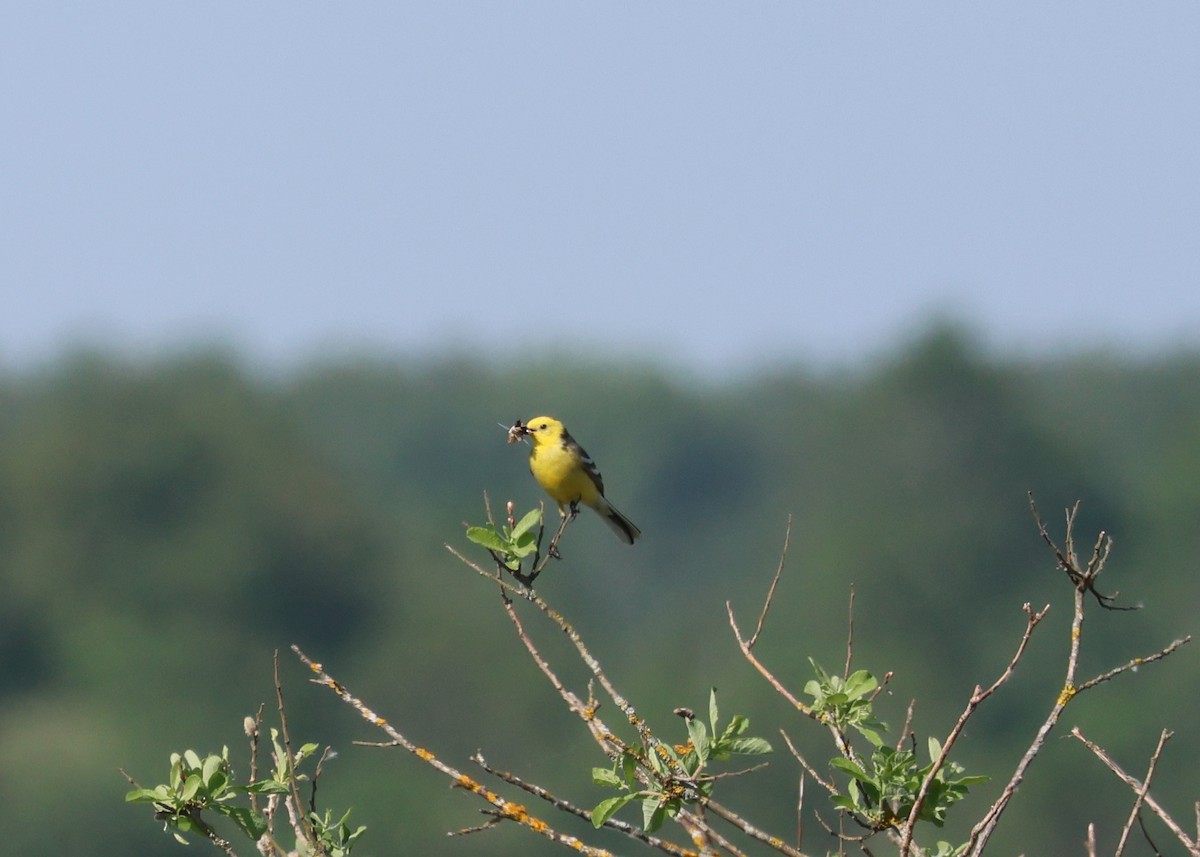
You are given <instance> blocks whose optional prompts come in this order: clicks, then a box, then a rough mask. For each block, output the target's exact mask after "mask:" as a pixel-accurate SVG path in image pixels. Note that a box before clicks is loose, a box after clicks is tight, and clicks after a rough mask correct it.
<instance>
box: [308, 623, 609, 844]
mask: <svg viewBox="0 0 1200 857" xmlns="http://www.w3.org/2000/svg"><path fill="white" fill-rule="evenodd" d="M292 651H293V652H294V653H295V655H296V657H298V658H299V659H300V661H301V662H302V663H303V664H304V665H305V666H307V667H308V668H309V669H310V670H312V671H313V673H315V674H316V676H317V677H316V678H315V679H312V682H313V683H314V684H317V685H321V686H323V687H328V688H329V689H330V690H332V691H333V692H334V693H335V694H336V695H337V696H338V698H340V699H341V700H342V701H343V702H345V703H346V704H347V705H350V706H351V707H353V708H354V709H355V710H356V711H358V713H359V714H360V715H361V716H362V718H363V719H364V720H366V721H367V722H368V723H370V724H371V725H372V726H375V727H376V728H377V729H380V730H382V731H383V732H384V734H386V735H387V736H388V737H389V738H391V739H392V741H393V742H394V744H395V746H398V747H402V748H403V749H405V750H407V751H408V752H409V753H411V754H413V755H414V756H416V757H417V758H418V759H420V760H421V761H423V762H425V763H426V764H427V765H429V766H430V767H432V768H433V769H434V770H436V771H438V772H440V773H441V774H443V775H445V776H447V777H449V778H450V780H451V781H452V782H453V783H454V785H455V786H457V787H458V788H461V789H463V790H464V791H467V792H470V793H471V794H473V795H475V796H477V797H479V798H480V799H482V800H484V801H486V802H487V803H489V804H491V806H493V807H494V808H495V809H496V811H497V815H498V816H500V817H502V818H504V819H507V820H509V821H515V822H517V823H518V824H520V825H521V826H522V827H525V828H526V829H528V830H531V831H533V832H534V833H537V834H539V835H540V836H543V837H545V838H546V839H549V840H550V841H552V842H556V843H558V844H560V845H565V846H567V847H569V848H572V849H574V850H575V851H577V852H579V853H580V854H584V855H587V857H612V855H611V853H610V852H608V851H606V850H605V849H603V848H597V847H595V846H591V845H588V844H587V843H585V842H583V841H582V840H580V839H577V838H576V837H574V836H571V835H569V834H565V833H559V832H558V831H556V830H554V829H553V828H552V827H550V825H548V824H547V823H546V822H544V821H542V820H541V819H539V818H536V817H534V816H532V815H530V814H529V812H528V810H526V808H525V807H524V806H522V805H521V804H519V803H513V802H512V801H509V800H505V799H504V798H502V797H500V796H499V795H497V794H496V793H495V792H492V791H491V790H489V789H487V788H485V787H484V786H483V785H481V784H480V783H479V782H477V781H476V780H474V779H472V778H471V777H469V776H467V775H466V774H464V773H462V772H461V771H459V770H458V769H456V768H454V767H452V766H450V765H448V764H446V763H445V762H443V761H442V760H441V759H439V758H437V757H436V756H435V755H434V754H433V753H431V752H430V751H429V750H426V749H425V748H424V747H421V746H419V745H417V744H415V743H414V742H412V741H410V740H409V739H408V738H406V737H405V736H404V735H403V734H401V733H400V731H399V730H398V729H396V728H395V727H394V726H392V725H391V724H390V723H388V722H387V721H386V720H384V719H383V718H382V717H380V716H379V715H378V714H376V713H375V712H374V711H372V710H371V709H370V708H368V707H367V706H366V704H365V703H363V701H362V700H360V699H359V698H358V697H356V696H354V695H353V694H351V693H350V691H348V690H347V689H346V688H345V686H343V685H342V684H341V683H339V682H338V681H337V680H336V679H334V678H333V676H331V675H329V674H328V673H327V672H325V669H324V667H322V666H321V664H319V663H316V662H315V661H313V660H312V659H310V658H309V657H308V656H307V655H306V654H304V652H302V651H301V650H300V647H299V646H295V645H293V646H292Z"/></svg>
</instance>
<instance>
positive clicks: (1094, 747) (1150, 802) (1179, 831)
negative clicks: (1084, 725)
mask: <svg viewBox="0 0 1200 857" xmlns="http://www.w3.org/2000/svg"><path fill="white" fill-rule="evenodd" d="M1071 735H1072V736H1073V737H1075V738H1078V739H1079V741H1080V742H1081V743H1082V744H1083V745H1084V746H1085V747H1087V748H1088V749H1089V750H1091V751H1092V753H1093V754H1094V755H1095V756H1096V758H1097V759H1099V760H1100V761H1101V762H1103V763H1104V764H1105V765H1107V766H1108V769H1109V770H1110V771H1112V772H1113V773H1114V774H1116V775H1117V776H1118V777H1119V778H1120V779H1121V781H1122V782H1124V783H1125V785H1127V786H1129V787H1130V788H1131V789H1133V790H1134V792H1135V793H1141V791H1142V787H1143V784H1142V783H1139V782H1138V781H1137V779H1136V778H1134V777H1131V776H1130V775H1129V774H1127V773H1125V771H1124V770H1122V769H1121V766H1120V765H1118V764H1117V763H1116V762H1114V761H1113V760H1112V758H1111V757H1110V756H1109V755H1108V753H1106V752H1105V751H1104V749H1103V748H1102V747H1100V745H1098V744H1094V743H1093V742H1091V741H1089V740H1088V739H1087V738H1085V737H1084V736H1083V733H1082V732H1080V731H1079V727H1078V726H1076V727H1074V728H1072V729H1071ZM1144 800H1145V803H1146V806H1148V807H1150V809H1151V810H1153V811H1154V814H1155V815H1157V816H1158V817H1159V818H1160V819H1162V822H1163V824H1165V825H1166V826H1167V827H1168V828H1170V830H1171V832H1172V833H1174V834H1175V837H1176V838H1177V839H1178V840H1179V841H1180V842H1181V843H1182V844H1183V846H1184V848H1186V849H1187V850H1188V853H1189V854H1192V855H1200V847H1198V846H1197V842H1196V840H1195V839H1190V838H1188V835H1187V834H1186V833H1184V831H1183V828H1182V827H1180V826H1179V825H1178V824H1176V823H1175V819H1173V818H1171V816H1170V815H1169V814H1168V813H1167V811H1166V810H1165V809H1163V808H1162V806H1160V805H1159V803H1158V801H1156V800H1155V799H1154V798H1153V797H1152V796H1151V795H1150V794H1149V792H1147V793H1146V794H1145V797H1144Z"/></svg>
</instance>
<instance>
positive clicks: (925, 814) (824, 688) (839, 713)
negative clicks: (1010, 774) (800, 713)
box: [804, 658, 988, 854]
mask: <svg viewBox="0 0 1200 857" xmlns="http://www.w3.org/2000/svg"><path fill="white" fill-rule="evenodd" d="M809 663H810V664H812V667H813V671H814V672H815V673H816V678H815V679H812V680H810V681H809V682H808V683H807V684H806V685H805V686H804V690H805V693H807V694H808V695H809V696H811V697H812V698H813V713H814V715H815V716H816V717H817V718H818V719H819V720H821V721H822V722H824V723H827V724H829V725H831V726H833V727H834V729H836V730H837V731H838V732H839V733H843V732H845V730H846V729H847V728H853V729H854V730H855V731H857V732H858V733H859V734H861V735H862V736H863V737H864V738H865V739H866V740H867V741H868V742H870V744H871V745H872V747H873V748H874V749H873V751H872V753H871V755H870V758H869V760H867V761H863V760H862V759H860V758H858V757H857V756H856V755H854V754H853V753H852V752H850V751H849V750H847V751H846V752H845V753H843V755H841V756H837V757H835V758H833V759H832V760H830V762H829V766H830V767H831V768H833V769H834V770H836V771H840V772H841V773H843V774H846V775H847V776H848V777H849V780H848V782H847V785H846V788H845V790H844V791H841V792H838V793H836V794H833V795H832V796H831V798H832V801H833V805H834V806H836V807H838V808H839V809H843V810H846V811H848V812H851V813H854V814H855V815H856V816H857V817H859V818H860V819H861V820H862V821H864V822H865V823H866V824H867V825H868V826H870V827H871V828H872V829H874V830H884V829H886V828H889V827H899V826H901V825H903V824H905V823H906V822H907V821H908V818H909V815H910V814H911V813H912V808H913V807H914V806H915V805H916V802H917V798H918V795H919V794H920V793H921V789H922V787H923V785H924V783H925V781H926V780H927V779H929V777H930V774H931V773H932V772H933V771H934V768H935V765H937V762H938V759H939V758H940V757H941V755H942V745H941V743H940V742H939V741H938V740H937V739H936V738H929V739H928V749H929V763H928V764H927V765H920V764H919V763H918V762H917V756H916V753H915V751H914V750H911V749H902V748H892V747H888V746H886V745H885V744H884V743H883V735H882V733H883V732H885V731H887V724H885V723H883V722H882V721H880V720H879V719H878V718H876V716H875V713H874V705H873V702H872V700H873V699H874V697H875V694H876V693H877V691H878V688H879V680H878V679H876V678H875V676H874V675H872V674H871V673H870V672H868V671H867V670H857V671H855V672H853V673H851V674H850V675H848V676H846V677H845V678H843V677H841V676H838V675H831V674H830V673H828V672H826V671H825V670H824V669H822V668H821V666H820V665H819V664H818V663H817V662H816V661H814V660H813V659H812V658H809ZM962 772H963V768H962V766H960V765H958V764H957V763H955V762H951V761H946V762H944V763H943V764H942V765H941V767H940V768H938V769H937V773H936V774H934V776H933V778H932V779H931V780H930V782H929V786H928V789H927V792H926V796H925V800H924V802H923V803H922V804H921V809H920V812H919V813H918V814H917V820H918V821H928V822H930V823H932V824H933V825H934V826H936V827H941V826H943V825H944V824H945V823H946V813H947V811H948V810H949V808H950V806H951V805H953V804H955V803H957V802H958V801H959V800H961V799H962V798H963V797H965V796H966V794H967V792H968V790H969V788H970V787H971V786H973V785H977V784H979V783H982V782H986V781H987V779H988V777H986V776H967V777H964V776H960V775H961V774H962ZM942 844H944V843H942ZM940 845H941V844H940ZM940 845H939V848H940ZM946 847H947V848H949V846H946ZM939 853H940V851H939ZM947 853H948V854H953V853H956V852H955V850H954V849H950V850H949V851H947Z"/></svg>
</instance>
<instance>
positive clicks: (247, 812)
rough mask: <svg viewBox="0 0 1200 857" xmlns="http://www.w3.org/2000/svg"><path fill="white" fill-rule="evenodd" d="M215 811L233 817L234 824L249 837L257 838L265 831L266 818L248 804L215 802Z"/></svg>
mask: <svg viewBox="0 0 1200 857" xmlns="http://www.w3.org/2000/svg"><path fill="white" fill-rule="evenodd" d="M213 809H215V810H216V811H217V812H219V813H221V814H223V815H227V816H229V817H230V818H232V819H233V822H234V824H236V825H237V826H238V828H239V829H240V830H241V831H242V833H244V834H246V835H247V836H249V837H250V838H251V839H254V840H256V841H257V840H258V838H259V837H260V836H262V835H263V834H264V833H266V832H267V820H266V818H264V817H263V816H261V815H259V814H258V813H256V812H254V811H253V810H252V809H250V807H248V806H226V805H225V804H217V805H216V806H214V807H213Z"/></svg>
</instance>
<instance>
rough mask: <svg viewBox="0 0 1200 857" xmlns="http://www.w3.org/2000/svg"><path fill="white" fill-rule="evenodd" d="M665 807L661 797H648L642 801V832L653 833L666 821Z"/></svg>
mask: <svg viewBox="0 0 1200 857" xmlns="http://www.w3.org/2000/svg"><path fill="white" fill-rule="evenodd" d="M666 816H667V812H666V806H665V805H664V803H663V799H662V796H661V795H650V796H649V797H648V798H646V799H645V800H643V801H642V830H644V831H646V832H647V833H653V832H654V831H656V830H658V829H659V828H660V827H662V823H663V821H664V819H666Z"/></svg>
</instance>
